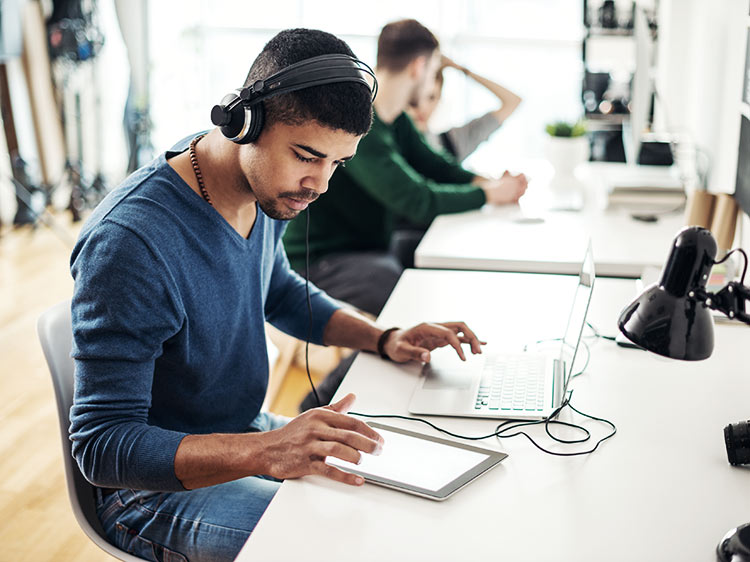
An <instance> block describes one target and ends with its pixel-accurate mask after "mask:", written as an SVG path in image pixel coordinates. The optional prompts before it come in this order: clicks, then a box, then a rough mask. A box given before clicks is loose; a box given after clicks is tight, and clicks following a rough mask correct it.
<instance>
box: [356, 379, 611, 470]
mask: <svg viewBox="0 0 750 562" xmlns="http://www.w3.org/2000/svg"><path fill="white" fill-rule="evenodd" d="M572 395H573V392H572V391H571V392H570V394H569V395H568V398H567V399H566V400H565V401H564V402H563V404H562V405H560V406H559V407H558V408H557V409H556V410H555V411H554V412H552V414H550V416H549V417H547V418H545V419H543V420H533V421H518V420H506V421H504V422H502V423H500V424H499V425H498V426H497V427H496V428H495V431H493V432H492V433H489V434H487V435H462V434H460V433H453V432H452V431H448V430H447V429H444V428H442V427H440V426H438V425H435V424H434V423H432V422H431V421H429V420H425V419H422V418H414V417H411V416H402V415H399V414H364V413H361V412H349V414H351V415H354V416H361V417H364V418H392V419H400V420H407V421H415V422H419V423H423V424H425V425H427V426H429V427H431V428H433V429H434V430H436V431H439V432H440V433H444V434H445V435H450V436H451V437H456V438H458V439H465V440H467V441H481V440H482V439H488V438H490V437H496V438H497V439H498V440H500V439H507V438H510V437H516V436H519V435H522V436H524V437H526V439H528V440H529V441H530V442H531V444H532V445H534V446H535V447H536V448H537V449H539V450H540V451H542V452H544V453H547V454H548V455H554V456H558V457H575V456H581V455H588V454H591V453H593V452H594V451H596V450H597V449H598V448H599V445H601V444H602V443H603V442H604V441H606V440H607V439H610V438H611V437H612V436H614V434H615V433H617V427H616V426H615V424H614V423H612V422H611V421H609V420H607V419H604V418H600V417H597V416H592V415H590V414H586V413H584V412H581V411H580V410H578V409H577V408H575V407H574V406H573V405H572V404H571V403H570V401H571V398H572ZM565 407H568V408H570V409H571V410H573V411H574V412H576V413H578V414H580V415H581V416H584V417H586V418H589V419H591V420H594V421H598V422H602V423H605V424H607V425H608V426H609V427H610V428H611V431H610V432H609V433H608V434H607V435H605V436H604V437H602V438H601V439H599V440H598V441H597V442H596V444H595V445H594V446H593V447H591V448H590V449H587V450H585V451H575V452H572V453H560V452H557V451H550V450H549V449H545V448H544V447H542V446H541V445H540V444H539V443H537V442H536V441H535V440H534V438H533V437H531V435H529V434H528V433H526V432H525V431H516V432H515V433H509V434H506V432H507V431H513V430H516V429H518V428H521V427H527V426H532V425H540V424H544V429H545V432H546V433H547V435H549V437H550V438H551V439H552V440H553V441H557V442H558V443H563V444H566V445H568V444H576V443H584V442H586V441H588V440H589V439H590V438H591V432H590V431H589V430H588V429H586V428H585V427H583V426H580V425H576V424H573V423H570V422H565V421H561V420H557V419H554V418H555V417H557V416H558V415H559V414H560V412H561V411H562V410H563V409H564V408H565ZM553 425H555V426H564V427H569V428H572V429H576V430H579V431H581V432H583V433H584V437H582V438H580V439H563V438H561V437H557V436H555V435H553V434H552V432H551V431H550V427H551V426H553Z"/></svg>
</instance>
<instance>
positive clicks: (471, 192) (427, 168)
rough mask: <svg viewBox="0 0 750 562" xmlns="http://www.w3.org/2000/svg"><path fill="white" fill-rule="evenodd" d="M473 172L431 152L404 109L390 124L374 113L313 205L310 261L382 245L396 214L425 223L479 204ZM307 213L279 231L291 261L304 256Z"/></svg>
mask: <svg viewBox="0 0 750 562" xmlns="http://www.w3.org/2000/svg"><path fill="white" fill-rule="evenodd" d="M473 177H474V174H472V173H471V172H469V171H467V170H464V169H463V168H462V167H461V166H459V165H458V164H457V163H456V162H455V160H453V159H452V158H450V157H449V156H447V155H445V154H442V153H438V152H435V151H434V150H433V149H432V148H430V146H429V145H428V144H427V143H426V141H425V140H424V138H423V137H422V135H421V133H419V131H417V129H416V128H415V127H414V124H413V123H412V121H411V119H410V118H409V117H408V116H407V115H406V114H405V113H402V114H401V115H400V116H399V117H398V118H396V120H395V121H394V122H393V123H392V124H390V125H389V124H386V123H384V122H383V121H381V120H380V119H379V118H378V116H377V113H376V114H375V118H374V120H373V124H372V129H371V130H370V132H369V133H368V134H367V135H366V136H365V137H364V138H363V139H362V140H361V141H360V143H359V148H358V150H357V155H356V156H355V157H354V158H353V159H352V160H350V161H349V162H347V163H346V168H342V169H339V170H337V171H336V172H335V173H334V174H333V177H332V178H331V180H330V182H329V184H328V191H327V192H326V193H324V194H323V195H321V196H320V198H319V199H318V200H317V201H316V202H315V203H313V204H312V205H311V206H310V259H311V261H315V260H318V259H320V258H322V257H323V256H325V255H327V254H330V253H334V252H357V251H384V250H386V249H387V248H388V244H389V242H390V239H391V233H392V231H393V227H394V224H395V223H396V219H397V218H399V217H400V218H403V219H406V220H407V221H409V222H411V223H414V224H419V225H425V226H427V225H429V224H430V222H432V219H434V218H435V217H436V216H437V215H440V214H444V213H457V212H461V211H468V210H470V209H477V208H479V207H481V206H482V205H483V204H484V202H485V197H484V192H483V191H482V190H481V189H480V188H478V187H476V186H474V185H471V184H470V183H469V182H471V180H472V179H473ZM305 220H306V218H305V216H304V213H303V214H301V215H300V216H298V217H297V218H296V219H294V220H292V221H291V223H290V224H289V227H288V228H287V231H286V234H285V235H284V246H285V247H286V251H287V254H288V256H289V260H290V261H291V263H292V266H293V267H294V268H295V269H297V270H301V269H303V268H304V261H305Z"/></svg>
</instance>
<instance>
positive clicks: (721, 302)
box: [617, 226, 750, 562]
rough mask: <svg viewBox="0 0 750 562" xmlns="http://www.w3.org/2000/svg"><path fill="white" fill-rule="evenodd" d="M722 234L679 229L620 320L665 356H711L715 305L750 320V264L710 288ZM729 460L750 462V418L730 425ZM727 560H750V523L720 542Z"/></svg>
mask: <svg viewBox="0 0 750 562" xmlns="http://www.w3.org/2000/svg"><path fill="white" fill-rule="evenodd" d="M716 251H717V246H716V240H714V237H713V236H712V235H711V233H710V232H709V231H708V230H706V229H705V228H701V227H699V226H691V227H687V228H684V229H683V230H681V231H680V232H679V234H677V237H676V238H675V239H674V242H673V243H672V250H671V252H670V253H669V257H668V258H667V263H666V265H665V266H664V271H663V272H662V275H661V279H659V282H658V283H654V284H653V285H650V286H649V287H647V288H646V289H645V290H644V291H643V293H641V294H640V295H639V296H638V298H636V299H635V300H634V301H633V302H632V303H630V304H629V305H628V306H626V307H625V309H624V310H623V311H622V312H621V313H620V318H619V320H618V321H617V325H618V326H619V328H620V331H622V333H623V334H625V335H626V336H627V337H628V339H630V340H631V341H633V342H634V343H636V344H637V345H639V346H640V347H642V348H644V349H647V350H648V351H653V352H654V353H658V354H659V355H663V356H665V357H671V358H673V359H683V360H686V361H697V360H700V359H706V358H708V357H709V356H710V355H711V352H712V351H713V349H714V323H713V319H712V318H711V313H710V312H709V309H711V310H718V311H720V312H722V313H724V314H725V315H727V316H728V317H729V318H736V319H738V320H741V321H742V322H745V323H747V324H750V315H748V314H747V313H746V312H745V301H746V300H750V288H748V287H746V286H745V285H744V281H745V273H746V272H747V255H746V254H745V253H744V252H743V251H742V250H737V251H739V252H741V253H742V254H743V255H744V256H745V268H744V270H743V272H742V277H741V279H740V281H730V282H729V283H727V284H726V285H725V286H724V287H722V288H721V289H720V290H719V291H718V292H716V293H710V292H708V291H707V290H706V282H707V281H708V276H709V274H710V272H711V268H712V267H713V266H714V265H715V264H717V263H721V262H722V261H724V260H726V259H727V258H728V257H729V255H730V254H731V252H730V254H727V256H726V257H725V258H724V259H722V260H721V261H719V262H716V261H714V258H715V257H716ZM724 439H725V443H726V447H727V457H728V459H729V463H730V464H733V465H737V464H750V421H744V422H739V423H736V424H731V425H728V426H727V427H725V428H724ZM716 554H717V557H718V559H719V560H720V561H721V562H747V561H750V523H746V524H745V525H741V526H739V527H737V528H735V529H732V530H731V531H729V532H728V533H727V534H726V535H725V536H724V538H723V539H722V540H721V542H720V543H719V545H718V546H717V547H716Z"/></svg>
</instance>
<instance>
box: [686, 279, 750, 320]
mask: <svg viewBox="0 0 750 562" xmlns="http://www.w3.org/2000/svg"><path fill="white" fill-rule="evenodd" d="M694 298H695V299H696V300H699V301H701V302H703V303H705V304H706V306H707V307H708V308H710V309H711V310H718V311H719V312H721V313H722V314H725V315H726V316H728V317H729V318H732V319H736V320H740V321H741V322H744V323H745V324H750V314H748V313H747V312H746V311H745V301H750V288H748V287H745V285H743V284H742V283H740V282H738V281H730V282H729V283H727V284H726V285H725V286H724V287H722V288H721V289H719V290H718V291H717V292H716V293H709V292H707V291H705V290H702V289H700V290H697V291H695V292H694Z"/></svg>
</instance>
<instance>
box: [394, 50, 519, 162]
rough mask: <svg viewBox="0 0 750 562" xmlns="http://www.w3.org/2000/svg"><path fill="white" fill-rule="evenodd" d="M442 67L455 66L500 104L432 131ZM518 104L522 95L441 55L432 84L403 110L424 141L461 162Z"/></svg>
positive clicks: (439, 93)
mask: <svg viewBox="0 0 750 562" xmlns="http://www.w3.org/2000/svg"><path fill="white" fill-rule="evenodd" d="M445 68H455V69H458V70H460V71H461V72H463V73H464V75H466V76H467V77H469V78H471V79H472V80H474V81H475V82H477V83H479V84H481V85H482V86H484V87H485V88H487V89H488V90H489V91H490V92H492V93H493V94H494V95H495V96H496V97H497V99H498V100H499V101H500V107H498V108H497V109H494V110H492V111H490V112H488V113H485V114H484V115H482V116H481V117H477V118H476V119H473V120H471V121H469V122H468V123H466V124H465V125H461V126H460V127H453V128H452V129H448V130H447V131H443V132H442V133H433V132H432V131H431V130H430V127H429V121H430V117H432V114H433V113H434V112H435V109H436V108H437V105H438V103H440V98H441V97H442V94H443V82H444V78H443V69H445ZM520 103H521V98H520V97H519V96H517V95H516V94H514V93H513V92H511V91H510V90H508V89H507V88H504V87H503V86H501V85H500V84H498V83H496V82H493V81H492V80H490V79H489V78H485V77H484V76H480V75H479V74H475V73H474V72H472V71H471V70H469V69H468V68H466V67H465V66H460V65H458V64H456V63H455V62H453V60H451V59H449V58H448V57H446V56H445V55H443V62H442V68H441V69H440V71H439V72H438V73H437V77H436V80H435V87H434V88H433V89H432V91H431V92H429V93H428V94H427V95H426V96H425V97H423V98H421V99H420V100H418V101H417V103H416V104H414V105H410V106H409V108H408V109H407V110H406V112H407V113H408V114H409V117H411V118H412V121H414V125H416V127H417V129H419V131H420V132H421V133H422V134H423V135H424V136H425V139H427V142H429V143H430V146H432V147H433V148H435V149H436V150H446V151H448V152H449V153H450V154H452V155H453V156H454V157H455V158H456V160H458V161H459V162H463V161H464V160H465V159H466V158H467V157H468V156H469V155H470V154H471V153H472V152H474V151H475V150H476V149H477V147H478V146H479V145H480V144H482V143H483V142H484V141H486V140H487V139H488V138H489V137H490V135H491V134H492V133H494V132H495V131H496V130H497V129H498V128H499V127H500V125H502V124H503V123H504V122H505V120H506V119H507V118H508V117H510V115H511V114H512V113H513V112H514V111H515V110H516V108H518V106H519V105H520Z"/></svg>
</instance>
